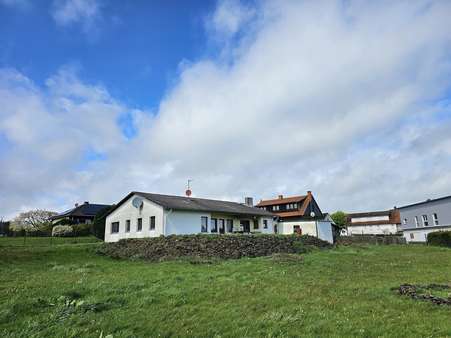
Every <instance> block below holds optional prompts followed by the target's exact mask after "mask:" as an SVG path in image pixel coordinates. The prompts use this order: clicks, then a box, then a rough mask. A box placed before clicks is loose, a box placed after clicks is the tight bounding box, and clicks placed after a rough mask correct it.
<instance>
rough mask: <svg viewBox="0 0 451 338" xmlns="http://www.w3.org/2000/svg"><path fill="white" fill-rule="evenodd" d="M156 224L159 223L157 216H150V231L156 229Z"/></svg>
mask: <svg viewBox="0 0 451 338" xmlns="http://www.w3.org/2000/svg"><path fill="white" fill-rule="evenodd" d="M152 223H153V224H152ZM156 225H157V220H156V217H155V216H150V217H149V231H155V228H156Z"/></svg>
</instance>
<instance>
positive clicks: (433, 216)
mask: <svg viewBox="0 0 451 338" xmlns="http://www.w3.org/2000/svg"><path fill="white" fill-rule="evenodd" d="M432 219H433V220H434V225H438V216H437V214H432Z"/></svg>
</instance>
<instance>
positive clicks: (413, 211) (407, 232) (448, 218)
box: [398, 196, 451, 242]
mask: <svg viewBox="0 0 451 338" xmlns="http://www.w3.org/2000/svg"><path fill="white" fill-rule="evenodd" d="M398 209H399V212H400V217H401V222H402V229H403V234H404V238H405V239H406V241H407V242H426V240H427V235H428V234H429V233H430V232H434V231H451V196H445V197H440V198H436V199H428V200H426V201H423V202H419V203H414V204H410V205H406V206H403V207H400V208H398Z"/></svg>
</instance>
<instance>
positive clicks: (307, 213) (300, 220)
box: [256, 191, 333, 243]
mask: <svg viewBox="0 0 451 338" xmlns="http://www.w3.org/2000/svg"><path fill="white" fill-rule="evenodd" d="M256 207H257V208H260V209H262V210H266V211H268V212H272V213H274V214H276V215H277V216H278V221H277V223H276V224H275V225H274V232H275V233H279V234H284V235H288V234H293V233H298V234H302V235H311V236H316V237H318V238H321V239H323V240H325V241H328V242H331V243H333V232H332V222H331V218H330V217H328V215H327V214H323V213H322V212H321V209H320V208H319V206H318V204H317V203H316V201H315V199H314V197H313V195H312V192H311V191H308V192H307V195H304V196H292V197H283V195H279V197H278V198H276V199H272V200H262V201H260V203H258V204H257V205H256Z"/></svg>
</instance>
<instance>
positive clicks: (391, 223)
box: [347, 209, 401, 236]
mask: <svg viewBox="0 0 451 338" xmlns="http://www.w3.org/2000/svg"><path fill="white" fill-rule="evenodd" d="M347 216H348V217H347V234H348V236H352V235H394V234H396V233H399V232H400V231H401V221H400V218H399V210H398V209H391V210H385V211H372V212H359V213H352V214H348V215H347Z"/></svg>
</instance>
